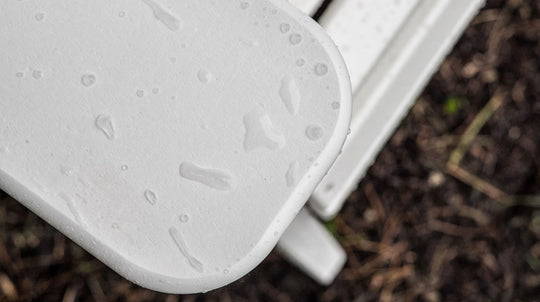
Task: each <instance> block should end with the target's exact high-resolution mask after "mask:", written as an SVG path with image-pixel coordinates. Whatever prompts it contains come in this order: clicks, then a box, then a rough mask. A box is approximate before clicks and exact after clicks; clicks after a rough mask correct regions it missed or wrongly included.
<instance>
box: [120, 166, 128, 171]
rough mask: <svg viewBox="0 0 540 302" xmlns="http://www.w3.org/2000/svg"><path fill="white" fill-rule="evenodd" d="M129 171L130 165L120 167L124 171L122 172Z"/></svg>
mask: <svg viewBox="0 0 540 302" xmlns="http://www.w3.org/2000/svg"><path fill="white" fill-rule="evenodd" d="M128 169H129V167H128V165H122V166H121V167H120V170H122V171H127V170H128Z"/></svg>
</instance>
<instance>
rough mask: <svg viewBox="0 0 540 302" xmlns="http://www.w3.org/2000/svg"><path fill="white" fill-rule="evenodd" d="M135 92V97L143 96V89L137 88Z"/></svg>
mask: <svg viewBox="0 0 540 302" xmlns="http://www.w3.org/2000/svg"><path fill="white" fill-rule="evenodd" d="M135 94H136V95H137V97H140V98H142V97H144V90H141V89H139V90H137V92H135Z"/></svg>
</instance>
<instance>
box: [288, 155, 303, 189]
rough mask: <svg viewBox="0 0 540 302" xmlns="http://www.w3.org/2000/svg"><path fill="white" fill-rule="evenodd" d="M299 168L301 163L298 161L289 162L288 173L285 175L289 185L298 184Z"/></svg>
mask: <svg viewBox="0 0 540 302" xmlns="http://www.w3.org/2000/svg"><path fill="white" fill-rule="evenodd" d="M299 168H300V163H299V162H298V161H293V162H292V163H290V164H289V169H288V170H287V174H286V175H285V179H286V181H287V186H288V187H293V186H294V185H296V182H297V178H298V169H299Z"/></svg>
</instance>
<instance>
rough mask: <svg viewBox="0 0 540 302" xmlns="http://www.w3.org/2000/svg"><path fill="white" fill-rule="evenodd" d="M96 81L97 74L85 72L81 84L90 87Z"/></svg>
mask: <svg viewBox="0 0 540 302" xmlns="http://www.w3.org/2000/svg"><path fill="white" fill-rule="evenodd" d="M95 83H96V76H95V75H93V74H85V75H83V76H82V77H81V84H83V86H84V87H90V86H92V85H94V84H95Z"/></svg>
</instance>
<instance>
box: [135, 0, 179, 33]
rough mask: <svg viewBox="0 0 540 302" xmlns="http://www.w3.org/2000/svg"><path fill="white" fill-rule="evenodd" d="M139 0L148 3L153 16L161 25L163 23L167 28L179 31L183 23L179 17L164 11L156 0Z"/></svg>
mask: <svg viewBox="0 0 540 302" xmlns="http://www.w3.org/2000/svg"><path fill="white" fill-rule="evenodd" d="M141 1H142V2H144V3H145V4H146V5H148V6H149V7H150V8H151V9H152V12H153V13H154V17H155V18H156V19H157V20H158V21H160V22H161V23H163V25H165V26H166V27H167V28H168V29H170V30H172V31H179V30H180V29H181V28H182V26H183V24H182V21H181V20H180V18H178V17H176V16H174V15H173V14H171V13H170V12H168V11H166V10H165V9H164V8H163V7H161V5H159V4H158V3H157V2H156V1H154V0H141Z"/></svg>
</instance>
